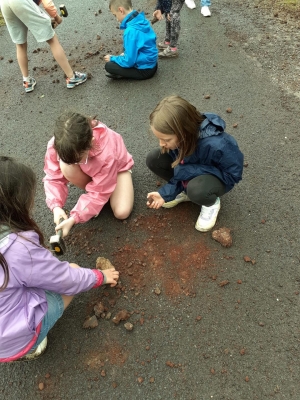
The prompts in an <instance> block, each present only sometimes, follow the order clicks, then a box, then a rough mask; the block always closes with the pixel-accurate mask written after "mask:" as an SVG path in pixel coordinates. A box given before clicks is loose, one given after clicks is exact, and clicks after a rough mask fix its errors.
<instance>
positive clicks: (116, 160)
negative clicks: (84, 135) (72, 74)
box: [43, 122, 134, 224]
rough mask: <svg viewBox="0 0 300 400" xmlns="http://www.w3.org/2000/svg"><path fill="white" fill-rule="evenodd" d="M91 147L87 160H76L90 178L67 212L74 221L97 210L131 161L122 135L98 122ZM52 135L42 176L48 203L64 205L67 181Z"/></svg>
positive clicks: (132, 162)
mask: <svg viewBox="0 0 300 400" xmlns="http://www.w3.org/2000/svg"><path fill="white" fill-rule="evenodd" d="M93 136H94V142H93V149H91V150H90V152H89V156H88V162H87V164H79V166H80V168H81V169H82V171H83V172H84V173H86V174H87V175H88V176H90V177H91V178H92V181H91V182H90V183H88V184H87V185H86V187H85V190H86V193H84V194H82V195H81V196H80V197H79V200H78V202H77V204H76V205H75V207H74V208H73V209H72V211H71V212H70V216H71V217H73V218H74V219H75V223H76V224H78V223H83V222H86V221H88V220H89V219H91V218H92V217H94V216H95V215H97V214H99V212H100V211H101V210H102V207H103V206H104V204H105V203H107V202H108V200H109V198H110V196H111V194H112V193H113V191H114V190H115V187H116V184H117V175H118V173H119V172H124V171H128V170H129V169H130V168H132V166H133V164H134V161H133V159H132V156H131V155H130V154H129V153H128V151H127V149H126V147H125V144H124V142H123V138H122V136H121V135H119V134H118V133H116V132H114V131H113V130H111V129H109V128H108V127H107V126H106V125H104V124H102V123H101V122H99V123H98V125H97V126H96V127H95V128H93ZM53 145H54V137H53V138H52V139H51V140H50V141H49V143H48V146H47V151H46V155H45V167H44V172H45V174H46V176H45V177H44V179H43V182H44V188H45V193H46V203H47V206H48V207H49V208H50V210H51V211H52V210H53V208H54V207H63V206H64V205H65V202H66V199H67V195H68V186H67V184H68V181H67V179H66V178H65V177H64V176H63V174H62V172H61V170H60V167H59V157H58V154H57V153H56V151H55V149H54V147H53Z"/></svg>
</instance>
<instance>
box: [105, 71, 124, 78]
mask: <svg viewBox="0 0 300 400" xmlns="http://www.w3.org/2000/svg"><path fill="white" fill-rule="evenodd" d="M105 75H106V76H107V77H108V78H111V79H123V78H124V76H122V75H116V74H110V73H109V72H107V73H106V74H105Z"/></svg>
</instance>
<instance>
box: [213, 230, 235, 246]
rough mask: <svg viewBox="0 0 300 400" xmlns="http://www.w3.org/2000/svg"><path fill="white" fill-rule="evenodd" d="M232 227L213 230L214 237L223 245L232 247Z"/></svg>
mask: <svg viewBox="0 0 300 400" xmlns="http://www.w3.org/2000/svg"><path fill="white" fill-rule="evenodd" d="M230 232H231V229H229V228H225V227H224V228H220V229H216V230H214V231H213V232H212V235H211V236H212V238H213V239H214V240H216V241H217V242H219V243H220V244H221V245H222V246H223V247H231V246H232V237H231V234H230Z"/></svg>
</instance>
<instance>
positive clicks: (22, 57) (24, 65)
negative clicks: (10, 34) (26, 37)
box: [16, 42, 28, 76]
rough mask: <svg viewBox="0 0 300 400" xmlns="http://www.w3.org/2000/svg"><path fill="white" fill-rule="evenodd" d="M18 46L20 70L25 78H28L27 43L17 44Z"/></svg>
mask: <svg viewBox="0 0 300 400" xmlns="http://www.w3.org/2000/svg"><path fill="white" fill-rule="evenodd" d="M16 46H17V59H18V63H19V67H20V70H21V72H22V74H23V76H28V56H27V42H25V43H23V44H16Z"/></svg>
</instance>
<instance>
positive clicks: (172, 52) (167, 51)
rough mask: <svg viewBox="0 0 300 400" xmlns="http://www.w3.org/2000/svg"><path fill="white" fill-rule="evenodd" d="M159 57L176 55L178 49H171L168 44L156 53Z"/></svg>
mask: <svg viewBox="0 0 300 400" xmlns="http://www.w3.org/2000/svg"><path fill="white" fill-rule="evenodd" d="M158 57H159V58H173V57H178V50H177V49H176V50H171V47H170V46H168V47H167V48H166V49H165V50H164V51H161V52H159V53H158Z"/></svg>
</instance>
